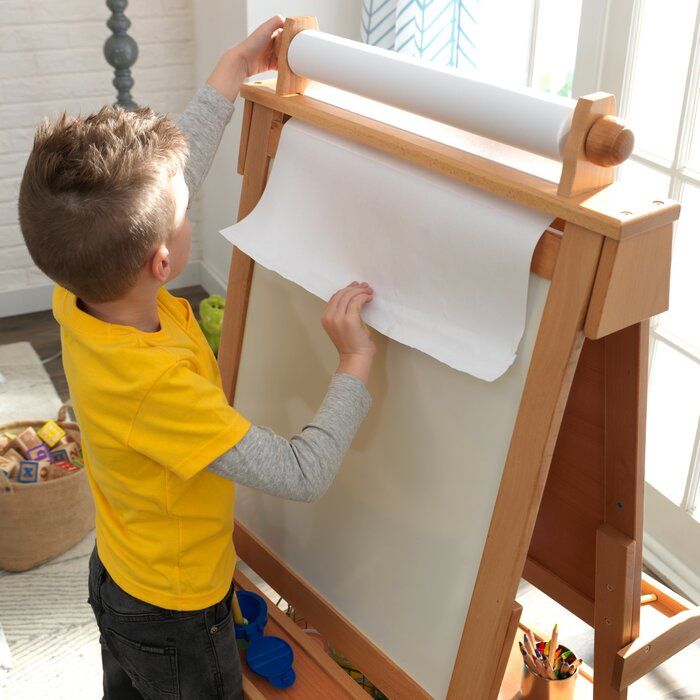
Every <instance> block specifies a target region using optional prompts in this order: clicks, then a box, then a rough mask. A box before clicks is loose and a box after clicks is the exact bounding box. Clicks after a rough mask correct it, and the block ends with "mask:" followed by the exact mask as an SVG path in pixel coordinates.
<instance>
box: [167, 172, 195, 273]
mask: <svg viewBox="0 0 700 700" xmlns="http://www.w3.org/2000/svg"><path fill="white" fill-rule="evenodd" d="M171 187H172V193H173V197H174V198H175V221H174V224H173V233H172V236H171V237H170V240H169V241H168V251H169V252H170V256H169V257H170V261H169V262H170V275H169V277H168V279H169V280H171V279H174V278H175V277H177V276H178V275H179V274H180V273H181V272H182V271H183V270H184V269H185V265H187V261H188V260H189V259H190V248H191V247H192V224H191V223H190V220H189V217H188V216H187V205H188V203H189V196H190V193H189V190H188V189H187V185H186V184H185V177H184V175H183V173H182V172H179V173H178V174H177V175H175V176H174V177H173V178H172V181H171Z"/></svg>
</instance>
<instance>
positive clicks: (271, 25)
mask: <svg viewBox="0 0 700 700" xmlns="http://www.w3.org/2000/svg"><path fill="white" fill-rule="evenodd" d="M283 26H284V17H280V16H279V15H275V16H274V17H270V19H268V20H267V22H263V24H261V25H260V26H259V27H258V28H257V29H256V30H255V31H254V32H252V33H251V34H250V36H248V37H247V38H246V39H244V40H243V41H242V42H241V43H240V44H238V46H235V47H234V50H237V51H238V52H239V53H240V56H241V58H242V59H243V63H244V66H245V72H246V77H247V78H250V76H251V75H257V74H258V73H264V72H265V71H268V70H277V56H276V55H275V37H276V36H277V35H278V34H279V33H280V32H281V31H282V27H283Z"/></svg>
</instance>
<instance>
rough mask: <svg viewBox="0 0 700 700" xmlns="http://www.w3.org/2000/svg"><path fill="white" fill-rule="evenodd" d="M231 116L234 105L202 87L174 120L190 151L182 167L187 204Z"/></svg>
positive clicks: (207, 169) (211, 159) (196, 188)
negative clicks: (188, 196)
mask: <svg viewBox="0 0 700 700" xmlns="http://www.w3.org/2000/svg"><path fill="white" fill-rule="evenodd" d="M232 114H233V102H229V101H228V100H227V99H226V98H225V97H224V96H223V95H222V94H221V93H220V92H218V91H217V90H216V89H214V88H213V87H212V86H211V85H202V87H200V88H199V90H197V92H196V93H195V94H194V97H192V99H191V100H190V103H189V104H188V105H187V107H186V108H185V111H184V112H183V113H182V114H181V115H180V116H178V117H177V118H176V119H175V122H176V123H177V125H178V126H179V127H180V129H181V130H182V132H183V133H184V134H185V136H186V137H187V145H188V146H189V149H190V154H189V157H188V158H187V164H186V165H185V183H186V184H187V187H188V188H189V191H190V201H191V200H192V198H193V197H194V195H195V194H196V193H197V190H198V189H199V187H200V185H201V184H202V182H204V178H205V177H206V176H207V173H208V172H209V168H210V167H211V163H212V161H213V160H214V156H215V155H216V150H217V149H218V148H219V144H220V143H221V137H222V136H223V133H224V129H225V128H226V125H227V124H228V123H229V121H230V120H231V115H232Z"/></svg>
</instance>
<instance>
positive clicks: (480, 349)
mask: <svg viewBox="0 0 700 700" xmlns="http://www.w3.org/2000/svg"><path fill="white" fill-rule="evenodd" d="M550 222H551V216H549V215H547V214H543V213H541V212H538V211H535V210H534V209H528V208H526V207H523V206H521V205H518V204H515V203H513V202H509V201H506V200H503V199H500V198H498V197H495V196H494V195H491V194H489V193H487V192H483V191H481V190H479V189H476V188H474V187H470V186H468V185H465V184H463V183H461V182H457V181H455V180H452V179H450V178H448V177H445V176H442V175H439V174H437V173H434V172H432V171H428V170H425V169H424V168H420V167H419V166H416V165H413V164H411V163H408V162H406V161H403V160H400V159H398V158H395V157H393V156H390V155H388V154H385V153H382V152H380V151H375V150H374V149H372V148H369V147H367V146H364V145H361V144H357V143H354V142H352V141H349V140H348V139H344V138H342V137H340V136H335V135H333V134H328V133H327V132H324V131H323V130H321V129H318V128H317V127H314V126H311V125H309V124H304V123H298V122H296V121H295V120H291V121H289V122H288V123H287V124H286V126H285V127H284V129H283V131H282V136H281V140H280V145H279V149H278V152H277V157H276V159H275V164H274V168H273V170H272V173H271V175H270V179H269V182H268V184H267V187H266V189H265V193H264V195H263V197H262V199H261V201H260V202H259V203H258V205H257V207H256V208H255V209H254V210H253V212H252V213H251V214H249V215H248V216H247V217H246V218H245V219H243V221H241V222H239V223H238V224H236V225H234V226H232V227H230V228H228V229H226V230H225V231H222V233H223V234H224V236H226V238H228V239H229V240H230V241H231V242H232V243H234V244H235V245H236V246H238V247H239V248H240V249H241V250H243V251H244V252H245V253H247V254H248V255H250V256H251V257H252V258H253V259H254V260H256V261H257V262H259V263H260V264H262V265H263V266H265V267H267V268H268V269H270V270H274V271H275V272H278V273H279V274H281V275H282V276H284V277H286V278H287V279H289V280H292V281H293V282H296V283H297V284H299V285H301V286H302V287H304V288H305V289H307V290H308V291H310V292H312V293H313V294H315V295H316V296H318V297H321V298H322V299H325V300H327V299H328V298H329V297H330V296H331V294H333V293H334V292H335V291H336V290H338V289H340V288H341V287H344V286H345V285H346V284H349V283H350V282H351V281H352V280H362V281H367V282H369V283H370V284H371V285H372V286H373V288H374V290H375V298H374V300H373V301H372V303H371V304H370V305H369V306H368V307H367V308H366V310H365V312H364V313H363V317H364V319H365V320H366V321H367V323H368V324H369V325H371V326H372V327H373V328H376V329H377V330H378V331H379V332H380V333H383V334H385V335H388V336H389V337H390V338H392V339H394V340H397V341H399V342H401V343H404V344H405V345H409V346H411V347H415V348H418V349H419V350H421V351H423V352H425V353H427V354H429V355H432V356H433V357H435V358H437V359H438V360H440V361H441V362H444V363H445V364H447V365H449V366H450V367H454V368H455V369H458V370H460V371H462V372H467V373H469V374H472V375H474V376H476V377H479V378H480V379H484V380H487V381H493V380H494V379H497V378H498V377H500V376H501V375H502V374H503V373H504V372H505V371H506V370H507V369H508V367H510V365H511V364H512V363H513V361H514V360H515V353H516V350H517V347H518V344H519V342H520V339H521V337H522V334H523V328H524V327H525V305H526V299H527V287H528V279H529V274H530V261H531V259H532V253H533V250H534V248H535V245H536V244H537V241H538V240H539V238H540V236H541V234H542V232H543V231H544V229H545V228H546V227H547V225H548V224H549V223H550Z"/></svg>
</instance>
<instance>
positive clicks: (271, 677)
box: [235, 591, 296, 688]
mask: <svg viewBox="0 0 700 700" xmlns="http://www.w3.org/2000/svg"><path fill="white" fill-rule="evenodd" d="M235 595H236V596H237V597H238V603H239V605H240V606H241V612H242V613H243V617H244V618H245V619H246V620H247V621H248V624H247V625H235V629H236V639H237V640H239V643H240V645H241V646H243V647H244V646H245V643H247V647H248V651H247V653H246V663H247V664H248V666H249V668H250V669H251V670H252V671H254V672H255V673H257V674H258V675H260V676H262V677H263V678H267V680H268V681H270V683H272V685H274V686H275V687H276V688H288V687H289V686H290V685H292V684H293V683H294V681H295V680H296V673H295V672H294V668H293V667H292V664H293V663H294V652H293V651H292V647H290V646H289V644H287V642H285V641H284V639H280V638H279V637H272V636H267V637H266V636H264V634H265V625H266V624H267V604H266V603H265V600H264V599H263V598H262V597H261V596H259V595H258V594H257V593H251V592H250V591H236V593H235Z"/></svg>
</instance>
